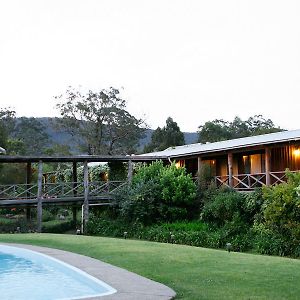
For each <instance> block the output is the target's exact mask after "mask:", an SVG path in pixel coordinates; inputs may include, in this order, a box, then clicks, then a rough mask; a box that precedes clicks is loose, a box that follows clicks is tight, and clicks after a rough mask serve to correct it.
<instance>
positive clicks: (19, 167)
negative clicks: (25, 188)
mask: <svg viewBox="0 0 300 300" xmlns="http://www.w3.org/2000/svg"><path fill="white" fill-rule="evenodd" d="M0 168H1V172H0V184H17V183H25V182H26V165H25V164H20V163H10V164H0Z"/></svg>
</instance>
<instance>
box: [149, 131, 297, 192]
mask: <svg viewBox="0 0 300 300" xmlns="http://www.w3.org/2000/svg"><path fill="white" fill-rule="evenodd" d="M145 155H146V156H147V155H151V156H152V157H153V156H160V157H162V156H165V157H167V158H168V159H169V161H175V162H176V164H177V165H178V166H185V168H186V169H187V171H188V172H189V173H191V174H192V175H193V176H197V174H199V173H200V172H201V168H203V166H209V169H210V173H211V175H212V177H213V179H214V181H215V183H216V185H217V186H222V185H225V186H229V187H232V188H234V189H237V190H253V189H254V188H256V187H261V186H263V185H274V184H276V183H281V182H284V181H285V179H286V169H289V170H290V171H292V172H298V171H300V130H291V131H282V132H277V133H270V134H264V135H258V136H251V137H245V138H239V139H233V140H227V141H221V142H215V143H206V144H201V143H197V144H190V145H184V146H177V147H171V148H168V149H166V150H164V151H159V152H154V153H147V154H145Z"/></svg>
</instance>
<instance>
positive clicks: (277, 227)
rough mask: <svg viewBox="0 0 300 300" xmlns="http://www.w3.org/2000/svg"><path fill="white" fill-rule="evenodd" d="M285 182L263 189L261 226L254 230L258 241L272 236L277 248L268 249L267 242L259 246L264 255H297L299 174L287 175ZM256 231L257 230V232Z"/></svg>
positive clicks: (299, 249)
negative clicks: (257, 235) (259, 238)
mask: <svg viewBox="0 0 300 300" xmlns="http://www.w3.org/2000/svg"><path fill="white" fill-rule="evenodd" d="M286 175H287V178H288V181H287V183H282V184H278V185H275V186H271V187H264V188H263V194H262V196H263V199H264V204H263V211H262V217H263V218H262V220H261V224H258V225H257V226H256V227H254V229H256V231H257V232H259V233H260V236H261V240H260V241H265V240H266V237H269V236H271V237H272V236H275V237H276V238H272V240H273V241H275V240H277V241H278V243H277V244H278V245H279V246H277V247H275V250H274V249H270V247H269V246H268V245H266V243H265V242H264V243H262V244H263V245H265V246H264V247H263V246H261V248H262V249H263V250H262V251H265V252H266V253H272V254H273V253H274V252H276V254H280V255H296V253H298V254H297V255H300V246H299V245H300V197H299V195H298V194H297V189H298V187H299V186H300V173H290V172H287V173H286ZM258 229H259V230H258Z"/></svg>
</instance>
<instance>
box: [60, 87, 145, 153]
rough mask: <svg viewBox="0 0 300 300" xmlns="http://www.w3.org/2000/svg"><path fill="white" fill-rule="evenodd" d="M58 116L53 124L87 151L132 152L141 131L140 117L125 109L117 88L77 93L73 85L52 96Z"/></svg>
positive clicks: (142, 122)
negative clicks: (56, 101)
mask: <svg viewBox="0 0 300 300" xmlns="http://www.w3.org/2000/svg"><path fill="white" fill-rule="evenodd" d="M56 99H58V100H60V101H61V102H60V103H58V104H57V109H58V110H59V111H60V114H61V116H62V118H60V119H57V127H58V128H60V129H65V130H66V131H67V132H69V133H70V134H71V135H72V136H73V137H74V138H79V139H78V143H79V144H80V143H81V144H82V143H83V144H82V145H81V146H82V147H83V148H84V149H85V151H87V152H88V153H89V154H111V155H112V154H127V153H132V152H133V151H134V149H135V147H136V146H137V144H138V141H139V138H140V137H141V136H142V133H143V124H144V121H143V120H142V119H137V118H135V117H134V116H133V115H131V114H130V113H129V112H128V111H127V110H126V101H125V100H123V99H121V98H120V97H119V90H117V89H115V88H112V87H111V88H110V89H108V90H104V89H103V90H101V91H99V92H93V91H88V92H87V93H86V94H83V93H81V92H80V91H78V90H75V89H74V88H71V87H70V88H69V89H67V91H66V93H65V94H64V95H60V96H58V97H56Z"/></svg>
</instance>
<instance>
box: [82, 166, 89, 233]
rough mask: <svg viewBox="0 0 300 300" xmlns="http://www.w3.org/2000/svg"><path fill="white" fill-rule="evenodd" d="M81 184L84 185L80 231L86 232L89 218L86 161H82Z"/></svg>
mask: <svg viewBox="0 0 300 300" xmlns="http://www.w3.org/2000/svg"><path fill="white" fill-rule="evenodd" d="M83 186H84V202H83V206H82V216H83V218H82V219H83V220H82V225H81V226H82V228H81V232H82V233H86V225H87V222H88V220H89V169H88V163H87V161H84V163H83Z"/></svg>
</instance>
